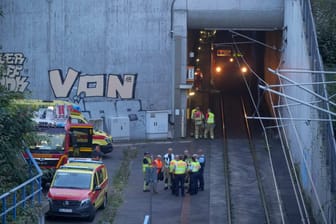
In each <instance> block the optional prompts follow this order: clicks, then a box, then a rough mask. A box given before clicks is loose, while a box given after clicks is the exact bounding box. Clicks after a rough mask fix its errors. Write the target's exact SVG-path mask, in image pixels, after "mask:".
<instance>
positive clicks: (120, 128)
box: [107, 117, 130, 141]
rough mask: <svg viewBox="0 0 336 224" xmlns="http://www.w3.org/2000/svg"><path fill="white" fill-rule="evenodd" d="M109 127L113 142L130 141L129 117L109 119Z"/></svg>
mask: <svg viewBox="0 0 336 224" xmlns="http://www.w3.org/2000/svg"><path fill="white" fill-rule="evenodd" d="M107 126H108V129H109V131H110V133H111V135H112V138H113V141H119V140H129V139H130V122H129V118H128V117H108V118H107Z"/></svg>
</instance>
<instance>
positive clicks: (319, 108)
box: [258, 85, 336, 116]
mask: <svg viewBox="0 0 336 224" xmlns="http://www.w3.org/2000/svg"><path fill="white" fill-rule="evenodd" d="M258 86H259V88H261V89H263V90H266V91H269V92H271V93H274V94H277V95H279V96H283V97H286V98H288V99H290V100H293V101H295V102H299V103H302V104H303V105H306V106H308V107H312V108H314V109H317V110H319V111H323V112H326V113H327V114H330V115H333V116H336V113H333V112H331V111H330V110H325V109H323V108H321V107H318V106H314V105H311V104H309V103H306V102H304V101H302V100H299V99H297V98H294V97H291V96H288V95H286V94H283V93H281V92H278V91H275V90H272V89H270V88H268V87H266V86H262V85H258Z"/></svg>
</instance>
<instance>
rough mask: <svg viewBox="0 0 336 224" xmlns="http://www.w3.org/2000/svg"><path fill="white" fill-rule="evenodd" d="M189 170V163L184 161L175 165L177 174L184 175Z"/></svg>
mask: <svg viewBox="0 0 336 224" xmlns="http://www.w3.org/2000/svg"><path fill="white" fill-rule="evenodd" d="M186 170H187V163H186V162H184V161H183V160H180V161H177V163H176V165H175V174H184V173H185V172H186Z"/></svg>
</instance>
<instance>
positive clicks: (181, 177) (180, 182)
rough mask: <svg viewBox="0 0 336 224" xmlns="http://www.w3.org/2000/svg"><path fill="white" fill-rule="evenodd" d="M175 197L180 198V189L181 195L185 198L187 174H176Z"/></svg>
mask: <svg viewBox="0 0 336 224" xmlns="http://www.w3.org/2000/svg"><path fill="white" fill-rule="evenodd" d="M174 181H175V189H176V190H175V195H176V196H179V193H180V189H181V195H182V196H184V182H185V174H175V177H174Z"/></svg>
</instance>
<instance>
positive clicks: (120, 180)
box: [99, 148, 137, 224]
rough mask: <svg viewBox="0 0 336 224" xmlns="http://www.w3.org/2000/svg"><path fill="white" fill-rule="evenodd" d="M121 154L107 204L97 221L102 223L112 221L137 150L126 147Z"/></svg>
mask: <svg viewBox="0 0 336 224" xmlns="http://www.w3.org/2000/svg"><path fill="white" fill-rule="evenodd" d="M123 154H124V155H123V160H122V161H121V164H120V167H119V169H118V171H117V173H116V175H115V176H114V177H113V181H112V192H111V193H110V194H109V197H108V205H107V207H106V208H105V210H104V211H103V215H102V217H103V218H102V219H101V220H100V221H99V223H102V224H107V223H109V224H111V223H113V221H114V218H115V216H116V213H117V210H118V208H119V207H120V205H121V204H122V203H123V190H124V189H125V187H126V185H127V182H128V177H129V175H130V163H131V161H132V159H134V158H136V156H137V151H136V149H135V148H128V149H126V150H124V151H123Z"/></svg>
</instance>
